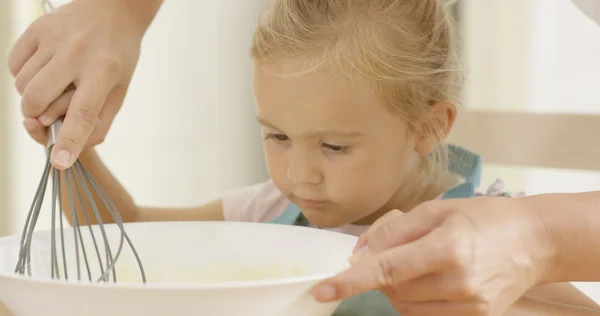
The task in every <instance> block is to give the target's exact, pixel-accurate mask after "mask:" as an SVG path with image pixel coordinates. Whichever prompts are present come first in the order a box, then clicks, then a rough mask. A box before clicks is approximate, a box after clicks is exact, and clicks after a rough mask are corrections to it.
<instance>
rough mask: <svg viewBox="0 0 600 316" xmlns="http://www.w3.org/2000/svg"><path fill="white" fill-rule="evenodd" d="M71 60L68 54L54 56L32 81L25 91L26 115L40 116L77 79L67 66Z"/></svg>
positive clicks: (24, 109)
mask: <svg viewBox="0 0 600 316" xmlns="http://www.w3.org/2000/svg"><path fill="white" fill-rule="evenodd" d="M72 62H73V61H69V56H68V55H67V54H59V55H57V56H54V57H53V58H52V59H51V60H50V61H49V62H48V64H46V66H44V67H43V68H42V69H41V70H40V71H39V72H38V73H37V74H35V76H34V77H33V79H31V81H30V82H29V83H28V84H27V87H26V88H25V91H24V92H23V99H22V107H23V115H25V116H26V117H38V116H40V115H41V114H42V113H44V111H46V109H47V108H48V106H49V105H50V103H52V102H53V101H54V100H56V99H57V98H58V97H60V96H61V95H62V94H63V93H64V91H65V89H66V88H67V87H68V86H69V85H70V84H71V83H72V82H73V81H74V80H75V79H76V78H75V75H74V74H73V72H72V71H69V69H68V68H66V67H65V66H66V65H67V64H68V63H72Z"/></svg>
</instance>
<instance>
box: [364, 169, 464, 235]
mask: <svg viewBox="0 0 600 316" xmlns="http://www.w3.org/2000/svg"><path fill="white" fill-rule="evenodd" d="M411 169H412V170H415V172H412V173H411V174H410V175H409V176H407V177H406V179H407V181H404V185H402V187H401V188H400V189H399V190H398V192H396V194H395V195H394V196H393V197H392V198H391V199H390V200H389V201H388V202H387V203H386V204H385V205H384V206H383V207H382V208H380V209H379V210H377V211H375V212H374V213H372V214H370V215H368V216H367V217H364V218H362V219H360V220H358V221H356V222H355V223H353V224H356V225H371V224H373V222H375V221H376V220H377V219H378V218H380V217H381V216H383V215H384V214H386V213H387V212H389V211H391V210H400V211H402V212H408V211H410V210H411V209H413V208H414V207H416V206H417V205H419V204H421V203H423V202H426V201H430V200H434V199H436V198H438V197H439V196H440V195H442V194H443V193H444V192H446V191H447V190H449V189H450V188H451V187H453V186H454V185H456V184H457V183H458V179H457V178H456V177H455V176H454V175H452V174H449V173H447V172H444V171H441V170H439V169H437V168H429V167H428V166H422V168H411Z"/></svg>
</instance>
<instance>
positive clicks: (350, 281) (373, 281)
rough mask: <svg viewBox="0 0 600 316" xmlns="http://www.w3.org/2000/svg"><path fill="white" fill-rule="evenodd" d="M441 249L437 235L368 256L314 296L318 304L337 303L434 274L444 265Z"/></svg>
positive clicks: (328, 283) (317, 287)
mask: <svg viewBox="0 0 600 316" xmlns="http://www.w3.org/2000/svg"><path fill="white" fill-rule="evenodd" d="M438 248H440V241H439V240H438V236H436V235H434V234H429V235H426V236H425V237H423V238H421V239H419V240H416V241H414V242H412V243H408V244H405V245H402V246H398V247H394V248H392V249H389V250H385V251H382V252H381V253H378V254H375V255H372V256H368V257H365V258H364V259H362V260H360V261H358V262H357V263H355V264H354V265H353V266H352V267H351V268H349V269H347V270H346V271H344V272H342V273H340V274H338V275H336V276H334V277H332V278H330V279H328V280H325V281H323V282H321V283H319V284H318V285H317V286H316V287H315V288H314V291H313V295H314V296H315V298H316V299H317V300H319V301H335V300H340V299H345V298H348V297H351V296H354V295H358V294H360V293H363V292H367V291H370V290H376V289H381V288H385V287H389V286H394V285H396V284H400V283H402V282H406V281H408V280H412V279H415V278H419V277H421V276H424V275H428V274H432V273H435V272H436V271H437V270H438V269H439V268H440V267H441V266H442V265H443V264H444V262H443V261H442V260H439V255H438V253H439V251H438V250H439V249H438Z"/></svg>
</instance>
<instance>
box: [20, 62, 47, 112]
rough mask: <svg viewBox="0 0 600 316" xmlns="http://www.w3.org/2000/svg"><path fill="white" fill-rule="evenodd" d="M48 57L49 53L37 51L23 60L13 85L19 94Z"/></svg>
mask: <svg viewBox="0 0 600 316" xmlns="http://www.w3.org/2000/svg"><path fill="white" fill-rule="evenodd" d="M50 58H51V56H50V54H46V53H43V52H38V53H36V54H34V55H33V56H31V58H29V60H27V61H26V62H25V65H23V67H21V68H20V70H19V73H18V74H17V75H16V77H15V87H16V88H17V91H19V94H21V95H23V93H24V92H25V88H27V86H28V85H29V82H31V79H33V77H35V75H36V74H37V73H38V72H39V71H40V69H42V68H43V67H44V66H45V65H46V64H47V63H48V62H49V61H50ZM23 114H24V115H25V117H33V116H29V115H26V113H25V112H23Z"/></svg>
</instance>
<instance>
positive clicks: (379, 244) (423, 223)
mask: <svg viewBox="0 0 600 316" xmlns="http://www.w3.org/2000/svg"><path fill="white" fill-rule="evenodd" d="M443 209H444V208H443V206H441V205H440V204H438V203H435V202H427V203H423V204H421V205H419V206H417V207H416V208H415V209H413V210H411V211H410V212H409V213H407V214H405V215H404V216H394V217H390V218H389V219H388V220H386V221H384V222H382V223H381V224H379V225H374V226H372V227H371V228H369V230H367V231H366V232H365V233H364V234H363V235H364V240H365V247H368V251H369V252H372V253H377V252H379V251H382V250H385V249H388V248H391V247H394V246H398V245H402V244H405V243H408V242H411V241H413V240H416V239H418V238H420V237H422V236H424V235H425V234H427V233H429V232H430V231H431V230H432V229H434V228H435V227H437V226H438V225H439V224H440V222H441V221H442V220H443V218H444V216H443V215H444V213H443V212H442V210H443ZM358 252H359V251H357V253H358Z"/></svg>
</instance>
